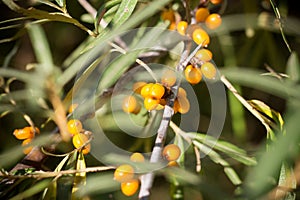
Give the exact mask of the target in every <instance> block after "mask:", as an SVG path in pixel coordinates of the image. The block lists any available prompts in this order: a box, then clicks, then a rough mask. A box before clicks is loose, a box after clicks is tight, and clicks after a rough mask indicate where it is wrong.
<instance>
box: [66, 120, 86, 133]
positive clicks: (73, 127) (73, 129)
mask: <svg viewBox="0 0 300 200" xmlns="http://www.w3.org/2000/svg"><path fill="white" fill-rule="evenodd" d="M67 128H68V131H69V133H71V134H72V135H76V134H78V133H80V132H81V131H82V129H83V127H82V123H81V122H80V121H79V120H78V119H71V120H69V121H68V123H67Z"/></svg>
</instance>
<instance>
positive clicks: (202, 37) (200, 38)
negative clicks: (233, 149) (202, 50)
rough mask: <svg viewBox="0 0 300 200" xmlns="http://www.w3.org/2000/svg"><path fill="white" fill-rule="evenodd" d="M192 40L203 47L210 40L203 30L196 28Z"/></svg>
mask: <svg viewBox="0 0 300 200" xmlns="http://www.w3.org/2000/svg"><path fill="white" fill-rule="evenodd" d="M193 40H194V42H195V43H197V44H198V45H200V44H202V45H203V46H207V45H208V44H209V42H210V38H209V36H208V34H207V33H206V31H205V30H203V29H201V28H198V29H195V30H194V32H193Z"/></svg>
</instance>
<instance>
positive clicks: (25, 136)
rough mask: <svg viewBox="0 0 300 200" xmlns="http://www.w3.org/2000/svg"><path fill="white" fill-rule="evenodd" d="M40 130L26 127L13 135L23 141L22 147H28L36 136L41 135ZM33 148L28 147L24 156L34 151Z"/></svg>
mask: <svg viewBox="0 0 300 200" xmlns="http://www.w3.org/2000/svg"><path fill="white" fill-rule="evenodd" d="M39 133H40V130H39V129H38V128H37V127H34V128H33V127H32V126H26V127H24V128H22V129H15V130H14V132H13V135H14V136H15V137H16V138H17V139H19V140H23V142H22V146H27V145H29V144H30V143H31V141H32V140H33V139H34V137H35V135H36V134H39ZM32 148H33V147H32V146H28V147H26V148H24V149H23V152H24V154H28V153H29V152H30V151H31V150H32Z"/></svg>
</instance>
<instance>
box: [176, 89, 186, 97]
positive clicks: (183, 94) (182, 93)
mask: <svg viewBox="0 0 300 200" xmlns="http://www.w3.org/2000/svg"><path fill="white" fill-rule="evenodd" d="M177 96H178V97H186V91H185V89H183V88H182V87H179V88H178V93H177Z"/></svg>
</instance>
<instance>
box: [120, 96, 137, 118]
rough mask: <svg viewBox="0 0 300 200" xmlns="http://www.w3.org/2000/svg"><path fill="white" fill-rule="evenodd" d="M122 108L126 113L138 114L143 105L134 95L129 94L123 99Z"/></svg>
mask: <svg viewBox="0 0 300 200" xmlns="http://www.w3.org/2000/svg"><path fill="white" fill-rule="evenodd" d="M122 109H123V111H124V112H126V113H133V114H137V113H139V112H140V110H141V105H140V104H139V102H138V101H137V100H136V98H135V97H134V96H127V97H125V98H124V99H123V103H122Z"/></svg>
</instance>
